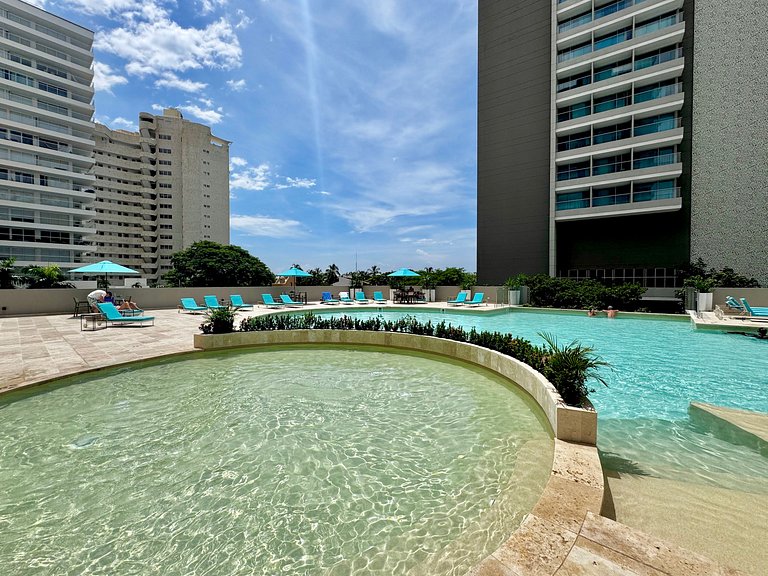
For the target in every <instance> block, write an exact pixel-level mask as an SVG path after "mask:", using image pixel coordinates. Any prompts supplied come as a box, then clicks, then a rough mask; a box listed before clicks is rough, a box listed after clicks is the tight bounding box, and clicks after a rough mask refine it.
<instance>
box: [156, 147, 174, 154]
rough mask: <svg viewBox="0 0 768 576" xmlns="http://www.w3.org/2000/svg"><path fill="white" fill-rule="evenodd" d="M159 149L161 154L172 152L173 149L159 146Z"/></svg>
mask: <svg viewBox="0 0 768 576" xmlns="http://www.w3.org/2000/svg"><path fill="white" fill-rule="evenodd" d="M157 151H158V152H159V153H160V154H171V153H172V150H171V149H170V148H158V149H157Z"/></svg>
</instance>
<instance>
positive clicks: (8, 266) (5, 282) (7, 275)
mask: <svg viewBox="0 0 768 576" xmlns="http://www.w3.org/2000/svg"><path fill="white" fill-rule="evenodd" d="M15 262H16V258H6V259H5V260H0V290H9V289H11V288H14V285H13V265H14V263H15Z"/></svg>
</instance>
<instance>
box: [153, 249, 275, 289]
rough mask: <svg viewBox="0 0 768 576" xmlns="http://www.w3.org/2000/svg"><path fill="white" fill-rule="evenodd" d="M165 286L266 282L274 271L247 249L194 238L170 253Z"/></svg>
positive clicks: (271, 277) (258, 283) (272, 275)
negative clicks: (185, 245)
mask: <svg viewBox="0 0 768 576" xmlns="http://www.w3.org/2000/svg"><path fill="white" fill-rule="evenodd" d="M171 264H172V266H173V269H172V270H171V271H170V272H168V273H167V274H166V275H165V278H164V280H165V283H166V285H168V286H184V287H195V286H206V287H208V286H269V285H271V284H272V283H273V282H274V281H275V275H274V274H273V273H272V272H271V271H270V270H269V268H267V267H266V265H264V263H263V262H262V261H261V260H259V259H258V258H256V257H255V256H251V255H250V254H249V253H248V251H247V250H244V249H243V248H240V247H239V246H234V245H225V244H218V243H216V242H210V241H207V240H205V241H202V242H195V243H194V244H192V246H190V247H189V248H187V249H186V250H182V251H181V252H177V253H176V254H174V255H173V256H172V257H171Z"/></svg>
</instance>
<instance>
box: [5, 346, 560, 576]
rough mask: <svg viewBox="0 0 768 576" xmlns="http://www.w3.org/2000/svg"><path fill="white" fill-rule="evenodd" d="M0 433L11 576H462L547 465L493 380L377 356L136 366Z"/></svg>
mask: <svg viewBox="0 0 768 576" xmlns="http://www.w3.org/2000/svg"><path fill="white" fill-rule="evenodd" d="M75 384H76V385H75ZM0 414H2V418H0V438H2V439H3V442H2V443H0V485H2V486H3V494H2V496H1V497H0V565H2V566H4V571H6V570H7V573H12V574H18V575H26V574H35V575H37V574H84V573H89V572H90V573H109V574H114V575H123V574H146V573H148V572H149V571H150V570H151V571H154V572H157V573H158V574H165V575H175V574H179V575H181V574H184V575H190V574H227V575H237V574H248V575H251V574H257V575H258V574H263V575H272V574H276V573H289V574H345V575H350V574H355V575H356V574H395V573H397V574H407V573H409V572H410V571H411V570H416V571H419V570H422V569H425V568H435V567H437V568H436V569H432V570H427V573H434V574H452V573H456V574H463V573H465V572H466V570H467V569H468V568H469V567H470V566H472V565H473V564H475V563H476V562H478V561H479V560H480V559H481V558H482V557H484V556H485V555H487V554H488V553H490V552H491V551H493V550H494V549H495V548H496V547H497V546H498V545H499V544H500V543H501V542H502V541H503V540H504V539H505V538H506V537H507V536H508V535H509V533H510V532H512V531H514V529H515V528H516V527H517V525H519V523H520V521H521V520H522V517H523V515H524V514H525V513H527V512H528V511H530V509H531V508H532V507H533V505H534V504H535V502H536V500H537V499H538V497H539V495H540V494H541V492H542V490H543V487H544V485H545V483H546V481H547V479H548V477H549V473H550V470H551V464H552V452H553V440H552V437H551V433H550V431H549V429H548V424H547V423H546V419H545V417H544V415H543V413H541V411H540V409H539V408H538V406H537V405H536V404H535V403H534V402H533V401H532V400H531V399H530V398H529V397H528V396H527V395H526V394H525V393H523V392H521V391H519V390H517V389H516V388H515V387H514V386H510V385H509V383H508V382H506V381H504V380H503V379H501V378H499V377H497V376H496V375H494V374H493V373H491V372H489V371H486V370H482V369H479V368H476V367H473V366H470V365H467V364H462V363H458V362H454V361H452V360H449V359H445V358H442V357H438V356H426V355H422V354H418V353H399V352H398V353H393V351H391V350H387V349H377V348H366V349H365V350H364V351H361V350H354V349H349V348H339V347H327V346H326V347H310V346H302V347H298V348H297V347H291V348H267V349H260V350H258V351H229V352H226V353H201V354H195V355H193V356H190V357H182V358H177V359H173V360H170V361H156V362H149V363H145V364H140V365H137V366H135V367H131V368H123V369H115V370H110V371H107V372H105V373H99V374H95V375H85V376H80V377H74V378H69V379H66V380H65V381H63V382H62V383H60V384H59V385H58V386H46V387H42V388H39V389H35V390H28V391H19V392H15V393H11V394H7V395H4V396H2V397H1V398H0ZM150 567H151V568H150Z"/></svg>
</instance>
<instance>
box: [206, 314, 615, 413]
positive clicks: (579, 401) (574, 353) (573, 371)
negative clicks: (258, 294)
mask: <svg viewBox="0 0 768 576" xmlns="http://www.w3.org/2000/svg"><path fill="white" fill-rule="evenodd" d="M201 328H203V327H202V326H201ZM269 330H368V331H374V332H403V333H406V334H418V335H422V336H434V337H437V338H445V339H447V340H455V341H457V342H467V343H469V344H475V345H477V346H482V347H484V348H488V349H490V350H495V351H497V352H500V353H502V354H506V355H507V356H511V357H512V358H516V359H518V360H520V361H521V362H524V363H526V364H528V365H529V366H531V367H532V368H534V369H536V370H538V371H539V372H541V373H542V374H544V376H545V377H547V379H549V381H550V382H552V384H554V385H555V388H557V391H558V392H559V393H560V395H561V396H562V397H563V400H564V401H565V402H566V403H568V404H571V405H573V406H581V405H583V404H584V402H585V400H586V399H587V396H588V394H589V392H590V390H589V389H588V388H587V387H586V382H587V381H588V380H589V379H596V380H598V381H599V382H602V383H603V384H605V380H604V379H603V378H602V377H601V376H600V375H599V373H598V372H597V369H598V368H600V367H602V366H608V364H607V363H606V362H603V361H602V360H600V359H599V358H597V357H596V356H594V354H593V350H592V349H591V348H589V347H586V346H581V345H580V344H578V343H576V342H572V343H570V344H568V345H567V346H563V347H560V346H558V345H557V342H556V341H555V339H554V337H552V336H550V335H548V334H542V335H541V336H542V338H544V340H545V341H546V342H547V347H546V348H544V347H539V346H535V345H534V344H531V342H529V341H528V340H525V339H524V338H518V337H515V336H513V335H512V334H504V333H501V332H486V331H482V332H478V331H477V330H475V329H474V328H473V329H471V330H469V331H467V330H465V329H464V328H461V327H458V326H453V325H451V324H447V323H446V322H445V321H441V322H440V323H438V324H432V322H431V321H427V322H419V321H418V320H416V319H415V318H414V317H412V316H405V317H403V318H399V319H397V320H384V318H383V317H382V316H376V317H374V318H367V319H361V318H353V317H350V316H346V315H345V316H340V317H334V316H328V317H325V316H317V315H315V314H312V313H311V312H308V313H306V314H303V315H299V314H272V315H265V316H252V317H249V318H245V319H243V320H242V321H241V322H240V331H241V332H258V331H269ZM205 333H209V332H205Z"/></svg>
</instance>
